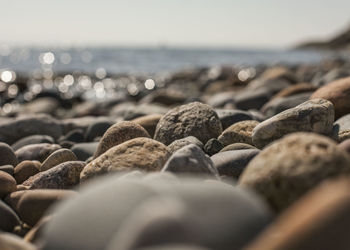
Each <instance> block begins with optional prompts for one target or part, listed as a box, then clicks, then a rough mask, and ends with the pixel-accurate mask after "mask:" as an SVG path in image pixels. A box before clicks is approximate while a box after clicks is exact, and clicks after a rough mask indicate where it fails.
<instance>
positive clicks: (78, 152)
mask: <svg viewBox="0 0 350 250" xmlns="http://www.w3.org/2000/svg"><path fill="white" fill-rule="evenodd" d="M98 144H99V143H98V142H85V143H77V144H74V146H73V147H71V148H70V150H71V151H72V152H73V154H74V155H75V156H76V157H77V158H78V160H79V161H86V160H87V159H88V158H90V157H92V156H93V155H94V153H95V152H96V150H97V146H98Z"/></svg>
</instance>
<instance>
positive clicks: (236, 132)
mask: <svg viewBox="0 0 350 250" xmlns="http://www.w3.org/2000/svg"><path fill="white" fill-rule="evenodd" d="M258 124H259V122H257V121H253V120H250V121H249V120H248V121H241V122H237V123H235V124H233V125H231V126H230V127H228V128H227V129H225V130H224V131H223V132H222V134H221V135H220V136H219V138H218V140H219V141H220V142H221V143H222V145H223V146H228V145H230V144H233V143H239V142H240V143H246V144H250V145H252V144H253V141H252V133H253V129H254V128H255V127H256V126H257V125H258Z"/></svg>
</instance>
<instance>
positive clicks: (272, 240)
mask: <svg viewBox="0 0 350 250" xmlns="http://www.w3.org/2000/svg"><path fill="white" fill-rule="evenodd" d="M349 188H350V182H349V179H348V178H341V179H340V180H335V181H327V182H325V183H323V184H321V185H320V186H317V187H316V188H315V189H313V190H312V191H310V192H309V193H307V194H306V195H305V196H304V197H302V198H301V199H300V200H299V201H298V202H296V203H295V205H293V206H292V207H290V208H289V209H287V210H286V211H285V213H283V214H282V215H281V216H280V217H278V218H277V219H276V220H275V221H274V222H273V223H272V224H271V225H270V226H269V227H268V228H267V229H266V230H265V231H264V232H263V233H261V234H260V235H259V236H258V237H257V238H256V239H255V240H254V241H253V242H252V243H251V244H249V246H247V248H246V249H251V250H260V249H315V250H316V249H339V250H347V249H349V244H350V239H349V235H348V233H347V232H349V230H350V215H349V210H350V205H349V204H350V195H349ZM276 236H277V237H276Z"/></svg>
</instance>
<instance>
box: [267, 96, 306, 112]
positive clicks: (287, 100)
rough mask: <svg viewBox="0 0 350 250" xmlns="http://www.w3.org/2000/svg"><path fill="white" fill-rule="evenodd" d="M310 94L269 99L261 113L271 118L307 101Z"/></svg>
mask: <svg viewBox="0 0 350 250" xmlns="http://www.w3.org/2000/svg"><path fill="white" fill-rule="evenodd" d="M311 94H312V93H301V94H297V95H292V96H287V97H277V98H274V99H271V100H270V101H269V102H268V103H266V104H265V105H264V106H263V107H262V108H261V111H262V112H263V113H264V114H265V115H266V116H267V117H271V116H274V115H276V114H278V113H281V112H282V111H285V110H287V109H290V108H294V107H295V106H298V105H300V104H302V103H303V102H306V101H307V100H309V98H310V96H311Z"/></svg>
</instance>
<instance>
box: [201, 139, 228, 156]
mask: <svg viewBox="0 0 350 250" xmlns="http://www.w3.org/2000/svg"><path fill="white" fill-rule="evenodd" d="M223 147H224V146H223V145H222V143H221V142H220V141H219V140H218V139H216V138H212V139H210V140H209V141H207V143H206V144H205V145H204V152H205V153H207V154H208V155H214V154H216V153H218V152H219V151H220V150H221V149H222V148H223Z"/></svg>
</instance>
